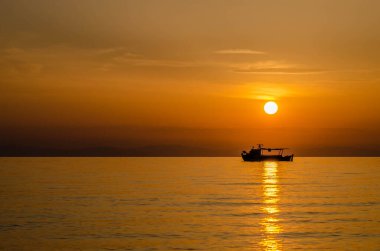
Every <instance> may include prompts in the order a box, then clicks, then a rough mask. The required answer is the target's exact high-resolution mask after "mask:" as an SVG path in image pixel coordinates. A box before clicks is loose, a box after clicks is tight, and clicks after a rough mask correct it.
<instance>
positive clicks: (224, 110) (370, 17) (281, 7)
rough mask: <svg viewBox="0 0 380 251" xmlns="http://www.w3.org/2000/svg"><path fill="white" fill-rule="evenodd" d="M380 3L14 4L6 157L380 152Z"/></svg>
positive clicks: (3, 49)
mask: <svg viewBox="0 0 380 251" xmlns="http://www.w3.org/2000/svg"><path fill="white" fill-rule="evenodd" d="M379 10H380V1H375V0H373V1H369V0H357V1H353V0H344V1H343V0H336V1H331V0H330V1H327V0H326V1H324V0H321V1H303V0H295V1H271V0H269V1H251V0H250V1H248V0H247V1H244V0H241V1H227V0H218V1H216V0H215V1H210V0H209V1H208V0H205V1H177V0H152V1H124V0H114V1H106V0H101V1H89V0H82V1H73V0H65V1H47V0H46V1H42V0H34V1H27V0H12V1H11V0H3V1H1V2H0V155H1V156H24V155H25V156H41V155H42V156H52V155H53V156H58V155H65V156H67V155H74V156H97V155H101V156H238V155H239V153H240V151H241V150H244V149H245V150H247V149H249V148H250V147H251V146H252V145H254V144H257V143H263V144H264V145H266V146H273V147H290V148H291V149H292V151H293V152H294V153H296V154H298V155H303V156H380V131H379V128H380V101H379V94H380V47H379V44H380V29H379V27H380V15H379ZM268 100H274V101H276V102H277V104H278V106H279V111H278V113H277V114H276V115H273V116H269V115H266V114H265V113H264V112H263V105H264V103H265V102H266V101H268Z"/></svg>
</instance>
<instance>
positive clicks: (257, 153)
mask: <svg viewBox="0 0 380 251" xmlns="http://www.w3.org/2000/svg"><path fill="white" fill-rule="evenodd" d="M285 149H288V148H267V147H263V144H258V147H257V148H255V147H252V149H251V150H250V151H249V152H246V151H243V152H242V153H241V157H242V158H243V160H244V161H265V160H275V161H293V157H294V154H291V155H285V156H284V155H283V153H284V150H285ZM272 151H278V152H277V154H268V153H271V152H272Z"/></svg>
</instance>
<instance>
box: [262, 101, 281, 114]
mask: <svg viewBox="0 0 380 251" xmlns="http://www.w3.org/2000/svg"><path fill="white" fill-rule="evenodd" d="M277 110H278V106H277V104H276V103H275V102H273V101H269V102H266V103H265V105H264V111H265V113H266V114H269V115H273V114H275V113H276V112H277Z"/></svg>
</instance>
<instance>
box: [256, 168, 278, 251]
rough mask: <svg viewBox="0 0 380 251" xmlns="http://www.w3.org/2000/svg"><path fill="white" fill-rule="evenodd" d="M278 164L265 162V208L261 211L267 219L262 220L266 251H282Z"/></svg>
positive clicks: (263, 241) (263, 244)
mask: <svg viewBox="0 0 380 251" xmlns="http://www.w3.org/2000/svg"><path fill="white" fill-rule="evenodd" d="M277 171H278V164H277V162H264V172H263V203H264V205H263V207H262V208H261V210H262V211H263V212H264V213H265V217H264V218H263V219H262V220H261V223H260V224H261V225H262V226H263V233H264V238H263V240H262V241H261V245H262V246H263V249H264V250H268V251H275V250H276V251H277V250H278V251H280V250H282V248H281V243H280V242H279V239H278V234H279V233H281V227H280V225H279V224H278V222H279V219H278V213H279V212H280V209H279V208H278V205H277V203H278V201H279V198H278V193H279V186H278V185H277V183H278V179H277Z"/></svg>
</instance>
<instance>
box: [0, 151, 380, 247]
mask: <svg viewBox="0 0 380 251" xmlns="http://www.w3.org/2000/svg"><path fill="white" fill-rule="evenodd" d="M0 250H221V251H223V250H380V158H364V157H361V158H345V157H344V158H335V157H329V158H309V157H296V158H295V159H294V162H259V163H249V162H243V161H242V160H241V159H240V158H238V157H231V158H230V157H226V158H217V157H210V158H205V157H202V158H191V157H190V158H153V157H149V158H74V157H73V158H0Z"/></svg>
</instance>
